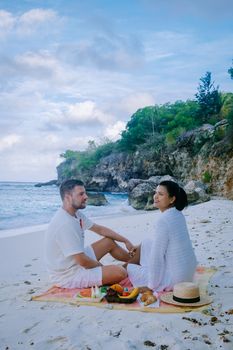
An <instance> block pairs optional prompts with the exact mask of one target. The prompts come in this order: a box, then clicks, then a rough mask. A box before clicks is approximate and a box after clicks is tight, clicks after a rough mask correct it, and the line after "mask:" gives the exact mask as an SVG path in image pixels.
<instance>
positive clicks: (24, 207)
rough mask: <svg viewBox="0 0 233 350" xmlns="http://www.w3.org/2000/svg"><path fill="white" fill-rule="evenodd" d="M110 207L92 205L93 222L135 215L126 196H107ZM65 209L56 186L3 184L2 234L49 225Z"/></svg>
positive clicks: (0, 191) (89, 211)
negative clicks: (62, 208) (57, 211)
mask: <svg viewBox="0 0 233 350" xmlns="http://www.w3.org/2000/svg"><path fill="white" fill-rule="evenodd" d="M104 195H105V197H106V199H107V201H108V204H107V205H104V206H91V205H88V206H87V207H86V209H83V211H82V212H83V213H85V215H87V216H88V217H90V218H95V217H100V216H115V215H124V214H128V213H129V212H132V211H133V208H132V207H130V206H129V205H128V196H127V194H125V193H104ZM60 206H61V199H60V195H59V189H58V187H57V186H56V185H52V186H42V187H36V186H35V183H31V182H0V230H8V229H18V228H22V227H27V226H35V225H43V224H47V223H48V222H49V221H50V220H51V218H52V216H53V215H54V213H55V212H56V210H57V209H58V208H59V207H60Z"/></svg>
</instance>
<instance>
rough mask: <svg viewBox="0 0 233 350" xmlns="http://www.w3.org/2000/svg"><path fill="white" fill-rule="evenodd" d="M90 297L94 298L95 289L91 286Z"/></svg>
mask: <svg viewBox="0 0 233 350" xmlns="http://www.w3.org/2000/svg"><path fill="white" fill-rule="evenodd" d="M91 298H95V289H94V287H91Z"/></svg>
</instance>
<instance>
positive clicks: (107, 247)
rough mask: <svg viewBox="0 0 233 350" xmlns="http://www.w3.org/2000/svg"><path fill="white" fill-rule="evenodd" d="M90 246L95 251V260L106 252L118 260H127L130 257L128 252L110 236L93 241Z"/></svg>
mask: <svg viewBox="0 0 233 350" xmlns="http://www.w3.org/2000/svg"><path fill="white" fill-rule="evenodd" d="M91 246H92V248H93V250H94V252H95V256H96V259H97V260H100V259H101V258H102V257H103V256H104V255H106V254H107V253H109V254H111V255H112V257H113V258H115V259H117V260H120V261H125V262H128V261H129V259H130V256H129V253H128V252H127V251H126V250H125V249H123V248H122V247H120V246H119V245H118V244H117V243H116V242H115V241H114V240H112V239H111V238H107V237H105V238H102V239H100V240H99V241H97V242H94V243H93V244H92V245H91Z"/></svg>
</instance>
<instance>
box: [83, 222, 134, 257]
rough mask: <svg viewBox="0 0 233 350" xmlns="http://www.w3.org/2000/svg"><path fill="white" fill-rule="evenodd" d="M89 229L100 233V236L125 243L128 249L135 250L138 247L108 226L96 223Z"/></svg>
mask: <svg viewBox="0 0 233 350" xmlns="http://www.w3.org/2000/svg"><path fill="white" fill-rule="evenodd" d="M89 230H91V231H93V232H95V233H97V234H99V235H100V236H104V237H108V238H111V239H113V240H115V241H118V242H122V243H124V244H125V246H126V248H127V249H128V251H132V252H133V251H134V250H135V249H136V247H135V246H134V245H133V244H132V243H131V242H130V241H129V240H128V239H127V238H125V237H124V236H121V235H120V234H119V233H116V232H115V231H113V230H111V229H110V228H108V227H106V226H102V225H97V224H94V225H92V226H91V227H90V229H89Z"/></svg>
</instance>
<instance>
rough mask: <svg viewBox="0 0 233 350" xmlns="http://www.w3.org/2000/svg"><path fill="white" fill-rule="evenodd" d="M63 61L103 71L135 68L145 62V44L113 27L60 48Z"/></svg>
mask: <svg viewBox="0 0 233 350" xmlns="http://www.w3.org/2000/svg"><path fill="white" fill-rule="evenodd" d="M57 54H58V57H60V58H61V59H62V60H63V61H66V62H69V63H71V64H72V65H74V66H80V65H82V66H88V67H89V66H94V67H96V68H97V69H101V70H110V71H111V70H123V71H124V70H128V69H129V70H134V69H137V68H138V67H140V66H141V65H142V64H143V59H144V58H143V55H144V53H143V44H142V42H141V40H140V39H139V37H138V36H136V35H133V34H128V35H119V34H116V33H114V30H113V29H112V30H111V31H108V32H107V31H106V32H101V31H98V32H97V33H95V34H93V36H89V37H88V36H87V37H86V38H85V39H83V38H82V39H81V40H79V39H78V38H77V40H76V42H75V43H72V44H70V43H69V44H62V45H60V46H58V47H57Z"/></svg>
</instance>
